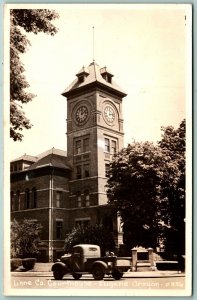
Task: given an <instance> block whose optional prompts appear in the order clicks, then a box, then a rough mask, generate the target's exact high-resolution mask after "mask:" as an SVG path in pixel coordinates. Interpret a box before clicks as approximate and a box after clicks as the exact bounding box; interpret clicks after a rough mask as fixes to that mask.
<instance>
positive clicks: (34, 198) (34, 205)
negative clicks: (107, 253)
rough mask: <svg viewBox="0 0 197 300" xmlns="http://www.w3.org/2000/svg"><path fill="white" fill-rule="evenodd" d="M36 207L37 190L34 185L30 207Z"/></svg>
mask: <svg viewBox="0 0 197 300" xmlns="http://www.w3.org/2000/svg"><path fill="white" fill-rule="evenodd" d="M36 207H37V191H36V188H35V187H34V188H33V189H32V208H36Z"/></svg>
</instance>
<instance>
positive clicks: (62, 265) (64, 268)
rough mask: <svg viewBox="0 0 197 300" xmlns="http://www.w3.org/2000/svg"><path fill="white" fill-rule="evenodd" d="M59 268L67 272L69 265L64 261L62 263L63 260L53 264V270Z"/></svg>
mask: <svg viewBox="0 0 197 300" xmlns="http://www.w3.org/2000/svg"><path fill="white" fill-rule="evenodd" d="M57 269H61V270H63V271H64V272H65V273H66V272H67V266H66V265H65V264H64V263H62V262H56V263H55V264H54V265H53V266H52V268H51V271H55V270H57Z"/></svg>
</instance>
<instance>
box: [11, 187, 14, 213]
mask: <svg viewBox="0 0 197 300" xmlns="http://www.w3.org/2000/svg"><path fill="white" fill-rule="evenodd" d="M10 206H11V211H14V210H15V205H14V192H13V191H11V193H10Z"/></svg>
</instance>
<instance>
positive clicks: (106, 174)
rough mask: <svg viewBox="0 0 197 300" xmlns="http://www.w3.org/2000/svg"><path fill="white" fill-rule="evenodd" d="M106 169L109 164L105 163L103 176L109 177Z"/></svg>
mask: <svg viewBox="0 0 197 300" xmlns="http://www.w3.org/2000/svg"><path fill="white" fill-rule="evenodd" d="M108 171H109V164H105V176H106V177H109V175H108Z"/></svg>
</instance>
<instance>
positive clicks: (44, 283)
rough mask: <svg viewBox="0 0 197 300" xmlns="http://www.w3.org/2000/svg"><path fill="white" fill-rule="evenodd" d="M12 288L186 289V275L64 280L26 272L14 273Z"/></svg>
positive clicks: (85, 276) (87, 277) (69, 277)
mask: <svg viewBox="0 0 197 300" xmlns="http://www.w3.org/2000/svg"><path fill="white" fill-rule="evenodd" d="M11 285H12V288H19V289H21V288H27V289H45V288H51V289H64V288H67V289H75V288H79V289H88V288H89V289H92V288H95V289H105V288H107V289H113V288H114V289H116V288H118V289H128V288H131V289H184V287H185V277H184V276H164V277H158V276H155V277H153V276H151V277H143V276H142V277H140V276H139V274H138V276H136V277H135V276H133V275H132V276H130V275H128V273H127V274H126V275H125V277H123V278H122V279H120V280H114V279H113V278H111V277H108V276H105V278H104V280H101V281H96V280H94V279H93V277H92V276H91V275H83V276H82V278H81V279H80V280H74V279H73V278H72V276H71V275H68V276H65V277H64V278H63V280H54V278H53V276H52V275H50V274H46V275H44V276H43V275H41V276H38V275H37V276H35V275H34V274H33V275H28V274H27V273H26V274H24V273H23V274H22V275H21V274H17V275H14V276H13V275H12V279H11Z"/></svg>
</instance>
